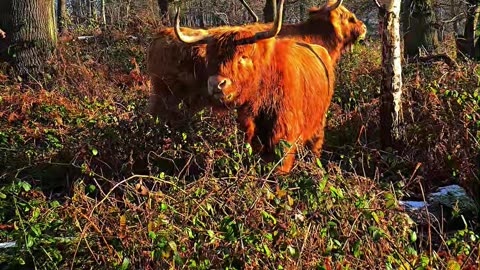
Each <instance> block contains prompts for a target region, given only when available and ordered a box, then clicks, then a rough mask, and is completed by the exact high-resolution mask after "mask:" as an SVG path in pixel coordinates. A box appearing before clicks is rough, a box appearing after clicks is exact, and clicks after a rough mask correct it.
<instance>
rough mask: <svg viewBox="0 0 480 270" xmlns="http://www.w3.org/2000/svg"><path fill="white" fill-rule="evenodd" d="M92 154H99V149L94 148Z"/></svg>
mask: <svg viewBox="0 0 480 270" xmlns="http://www.w3.org/2000/svg"><path fill="white" fill-rule="evenodd" d="M92 154H93V155H94V156H96V155H98V150H97V149H95V148H92Z"/></svg>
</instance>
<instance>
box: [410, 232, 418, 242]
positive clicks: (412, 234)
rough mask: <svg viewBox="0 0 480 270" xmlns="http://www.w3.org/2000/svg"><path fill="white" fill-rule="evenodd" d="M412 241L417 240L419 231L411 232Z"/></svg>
mask: <svg viewBox="0 0 480 270" xmlns="http://www.w3.org/2000/svg"><path fill="white" fill-rule="evenodd" d="M410 241H412V242H415V241H417V233H416V232H414V231H412V232H411V233H410Z"/></svg>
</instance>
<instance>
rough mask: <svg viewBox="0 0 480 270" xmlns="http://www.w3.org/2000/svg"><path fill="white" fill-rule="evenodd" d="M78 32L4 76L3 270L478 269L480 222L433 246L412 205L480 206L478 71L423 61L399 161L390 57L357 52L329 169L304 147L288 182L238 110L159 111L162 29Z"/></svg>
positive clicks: (332, 120)
mask: <svg viewBox="0 0 480 270" xmlns="http://www.w3.org/2000/svg"><path fill="white" fill-rule="evenodd" d="M77 31H78V32H73V33H72V36H70V37H69V36H67V37H65V38H64V39H61V40H62V42H61V43H60V44H59V46H58V49H57V52H56V57H55V58H54V59H53V60H52V61H51V63H50V65H51V74H50V75H48V76H45V78H44V79H42V81H37V82H35V83H29V84H27V83H24V82H22V81H18V80H17V79H15V78H11V77H9V76H7V75H6V74H7V73H6V72H5V68H6V67H2V69H1V70H2V71H1V73H0V149H1V151H0V168H1V171H0V177H1V182H0V184H1V186H0V240H1V241H0V242H3V243H9V244H10V245H11V247H9V248H5V249H3V251H4V252H0V265H2V267H3V268H5V269H20V268H21V267H24V268H25V269H31V268H33V267H36V268H38V269H55V268H60V269H83V268H85V269H87V268H88V269H90V268H93V267H99V268H100V269H112V268H115V269H166V268H167V267H168V268H175V269H177V268H178V269H180V268H191V269H212V268H213V269H258V268H268V269H293V268H298V269H312V268H313V269H431V267H435V268H436V269H447V268H448V269H459V268H458V267H460V266H462V267H463V269H470V268H471V269H474V268H476V267H477V265H478V261H477V260H478V252H479V251H478V237H479V236H478V232H477V231H476V226H475V224H466V225H465V229H463V230H460V231H453V232H451V231H450V232H449V231H446V230H444V229H443V228H442V227H432V230H433V231H434V233H435V235H436V236H437V237H436V239H437V240H431V238H429V239H430V240H429V239H427V238H425V237H424V235H423V233H421V231H420V229H419V228H418V227H416V226H415V224H414V223H413V221H412V220H411V219H410V218H409V217H408V216H407V215H406V214H405V213H404V211H403V210H402V208H401V207H400V206H399V200H400V199H402V198H408V197H411V198H415V197H421V193H420V192H419V190H420V189H421V188H422V189H424V190H425V191H428V190H431V189H432V188H434V187H437V186H439V185H442V184H446V183H459V184H461V185H462V186H464V187H466V188H467V190H468V191H469V192H470V193H471V194H472V195H475V196H478V190H477V187H478V164H477V163H478V153H479V149H478V148H479V144H478V141H479V139H480V133H479V132H478V127H479V125H480V118H479V116H480V115H479V113H480V109H479V107H478V106H479V105H478V104H479V102H478V101H479V95H478V91H479V82H478V76H479V74H478V73H479V71H478V68H477V65H476V64H475V63H461V65H460V68H459V69H457V70H454V69H451V68H448V67H447V66H446V65H444V64H443V63H427V64H425V63H417V64H408V65H405V66H404V86H405V92H404V96H405V99H404V112H405V120H406V123H405V126H406V129H407V138H406V141H405V142H404V147H403V148H402V149H400V150H399V149H397V150H394V149H387V150H381V149H380V147H379V143H378V138H379V136H378V133H379V128H378V126H379V125H378V119H379V116H378V106H379V81H380V76H381V75H380V55H379V46H378V44H375V43H372V44H369V45H368V46H361V47H359V48H357V49H356V51H355V52H354V53H353V54H350V55H346V56H345V57H344V58H343V59H342V62H341V63H340V65H339V66H338V67H337V73H338V76H337V78H338V79H337V83H336V93H335V97H334V100H333V103H332V105H331V108H330V111H329V115H328V119H329V123H328V129H327V131H326V136H327V139H326V146H325V149H324V152H323V156H322V159H321V160H317V159H315V158H312V155H310V154H309V153H308V152H307V151H301V155H302V157H300V159H299V161H298V162H297V166H296V167H295V169H294V170H293V172H292V174H291V175H289V176H285V177H277V176H274V175H273V173H272V172H273V170H274V168H275V164H272V163H268V164H266V163H265V162H263V161H261V160H260V158H259V157H258V156H257V155H256V154H255V153H252V151H251V148H250V147H249V146H248V145H245V144H244V143H243V134H242V133H241V132H240V131H238V130H237V129H236V125H235V121H234V115H233V114H232V115H228V116H227V117H216V116H215V115H214V114H213V113H212V112H211V111H210V110H209V109H208V108H206V109H205V110H203V111H201V112H200V113H198V114H196V115H195V117H193V118H192V119H190V120H189V121H188V123H185V125H183V126H180V127H177V128H175V129H173V128H171V127H169V126H167V125H165V124H164V123H162V122H161V121H159V120H158V119H155V118H153V117H152V116H151V115H149V114H148V113H146V107H147V106H146V103H147V100H148V95H149V88H150V83H149V80H148V78H147V76H146V74H145V70H144V64H145V63H144V61H145V47H146V46H147V44H148V41H149V36H150V35H151V33H152V32H153V30H151V29H143V28H138V27H137V28H134V29H133V30H132V31H131V32H130V33H129V34H122V32H120V31H114V30H112V31H104V32H103V33H102V34H99V35H97V36H96V37H94V38H91V39H88V40H85V41H80V40H77V39H74V38H73V36H75V35H78V34H79V33H80V32H81V31H80V30H77ZM130 34H131V35H134V36H131V35H130ZM431 226H434V225H431ZM13 243H14V244H13ZM449 267H454V268H449ZM455 267H457V268H455ZM469 267H470V268H469Z"/></svg>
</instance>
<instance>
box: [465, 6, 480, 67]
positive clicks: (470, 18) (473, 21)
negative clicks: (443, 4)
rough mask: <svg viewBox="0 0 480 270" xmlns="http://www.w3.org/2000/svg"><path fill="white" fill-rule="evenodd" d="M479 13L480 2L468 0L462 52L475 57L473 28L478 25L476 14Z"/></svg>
mask: <svg viewBox="0 0 480 270" xmlns="http://www.w3.org/2000/svg"><path fill="white" fill-rule="evenodd" d="M479 13H480V4H479V2H478V0H468V9H467V20H466V21H465V31H464V34H463V36H464V38H465V41H466V46H465V47H466V48H465V51H464V52H463V53H464V54H465V55H466V56H468V57H471V58H475V57H476V55H475V41H476V37H475V30H476V28H477V25H478V16H479Z"/></svg>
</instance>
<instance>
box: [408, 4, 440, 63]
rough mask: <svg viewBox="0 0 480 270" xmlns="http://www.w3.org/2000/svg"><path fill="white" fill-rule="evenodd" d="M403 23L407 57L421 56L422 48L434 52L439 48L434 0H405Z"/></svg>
mask: <svg viewBox="0 0 480 270" xmlns="http://www.w3.org/2000/svg"><path fill="white" fill-rule="evenodd" d="M402 2H403V7H402V9H403V10H402V23H403V33H404V36H403V38H404V44H405V47H404V53H405V58H407V59H408V58H413V57H418V56H420V50H421V49H424V50H426V52H427V53H434V52H435V51H436V50H437V48H438V33H437V29H436V27H435V24H436V19H435V11H434V9H433V3H432V0H404V1H402Z"/></svg>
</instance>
